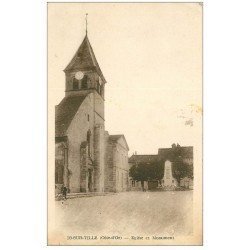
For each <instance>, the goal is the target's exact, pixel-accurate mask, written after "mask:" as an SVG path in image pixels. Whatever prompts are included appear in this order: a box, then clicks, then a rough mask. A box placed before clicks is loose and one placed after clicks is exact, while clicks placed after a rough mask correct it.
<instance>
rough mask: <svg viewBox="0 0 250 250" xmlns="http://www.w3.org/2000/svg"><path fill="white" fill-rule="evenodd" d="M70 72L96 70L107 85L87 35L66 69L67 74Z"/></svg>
mask: <svg viewBox="0 0 250 250" xmlns="http://www.w3.org/2000/svg"><path fill="white" fill-rule="evenodd" d="M70 70H95V71H96V72H97V74H98V75H99V76H100V77H101V79H102V80H103V82H104V83H106V80H105V78H104V76H103V74H102V71H101V69H100V66H99V64H98V62H97V60H96V57H95V54H94V51H93V49H92V47H91V44H90V42H89V39H88V36H87V35H86V36H85V38H84V40H83V42H82V44H81V45H80V47H79V48H78V50H77V52H76V53H75V55H74V57H73V58H72V60H71V61H70V63H69V64H68V66H67V67H66V68H65V69H64V71H65V72H66V71H70Z"/></svg>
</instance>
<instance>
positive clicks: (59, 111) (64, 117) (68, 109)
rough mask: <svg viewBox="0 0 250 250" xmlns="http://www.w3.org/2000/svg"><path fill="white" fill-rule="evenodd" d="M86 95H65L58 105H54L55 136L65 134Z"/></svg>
mask: <svg viewBox="0 0 250 250" xmlns="http://www.w3.org/2000/svg"><path fill="white" fill-rule="evenodd" d="M87 95H88V94H86V95H80V96H67V97H64V98H63V99H62V101H61V102H60V104H59V105H57V106H56V114H55V119H56V122H55V136H56V137H62V136H65V135H66V131H67V129H68V127H69V125H70V123H71V121H72V120H73V118H74V116H75V114H76V112H77V110H78V109H79V107H80V105H81V104H82V102H83V100H84V99H85V98H86V96H87Z"/></svg>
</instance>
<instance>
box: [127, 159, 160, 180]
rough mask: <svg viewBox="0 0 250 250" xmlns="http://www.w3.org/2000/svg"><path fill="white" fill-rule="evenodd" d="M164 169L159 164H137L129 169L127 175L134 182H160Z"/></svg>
mask: <svg viewBox="0 0 250 250" xmlns="http://www.w3.org/2000/svg"><path fill="white" fill-rule="evenodd" d="M163 174H164V169H163V164H162V163H160V162H154V163H138V164H134V165H133V166H132V167H131V168H130V169H129V175H130V177H132V178H133V180H136V181H147V180H161V179H162V178H163Z"/></svg>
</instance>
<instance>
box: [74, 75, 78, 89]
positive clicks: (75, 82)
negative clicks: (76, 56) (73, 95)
mask: <svg viewBox="0 0 250 250" xmlns="http://www.w3.org/2000/svg"><path fill="white" fill-rule="evenodd" d="M73 89H74V90H76V89H78V80H77V79H76V78H74V79H73Z"/></svg>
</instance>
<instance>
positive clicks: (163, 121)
mask: <svg viewBox="0 0 250 250" xmlns="http://www.w3.org/2000/svg"><path fill="white" fill-rule="evenodd" d="M85 13H88V37H89V41H90V43H91V45H92V48H93V50H94V53H95V56H96V58H97V61H98V63H99V65H100V68H101V70H102V72H103V74H104V76H105V78H106V80H107V83H106V86H105V130H107V131H109V134H124V135H125V138H126V140H127V143H128V145H129V148H130V151H129V155H131V154H133V153H134V152H135V151H136V152H137V154H156V153H157V151H158V148H166V147H171V144H172V143H179V144H180V145H181V146H193V145H195V144H196V143H197V140H201V123H202V7H201V5H200V4H198V3H179V4H174V3H162V4H159V3H158V4H152V3H147V4H128V3H123V4H114V3H109V4H107V3H106V4H104V3H99V4H94V3H88V4H86V3H49V4H48V100H49V106H48V107H49V112H50V110H53V109H54V106H55V105H57V104H58V103H59V102H60V101H61V99H62V98H63V97H64V88H65V75H64V72H63V69H64V68H65V67H66V66H67V64H68V63H69V62H70V60H71V59H72V57H73V55H74V53H75V52H76V50H77V49H78V47H79V46H80V44H81V42H82V41H83V39H84V36H85Z"/></svg>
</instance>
